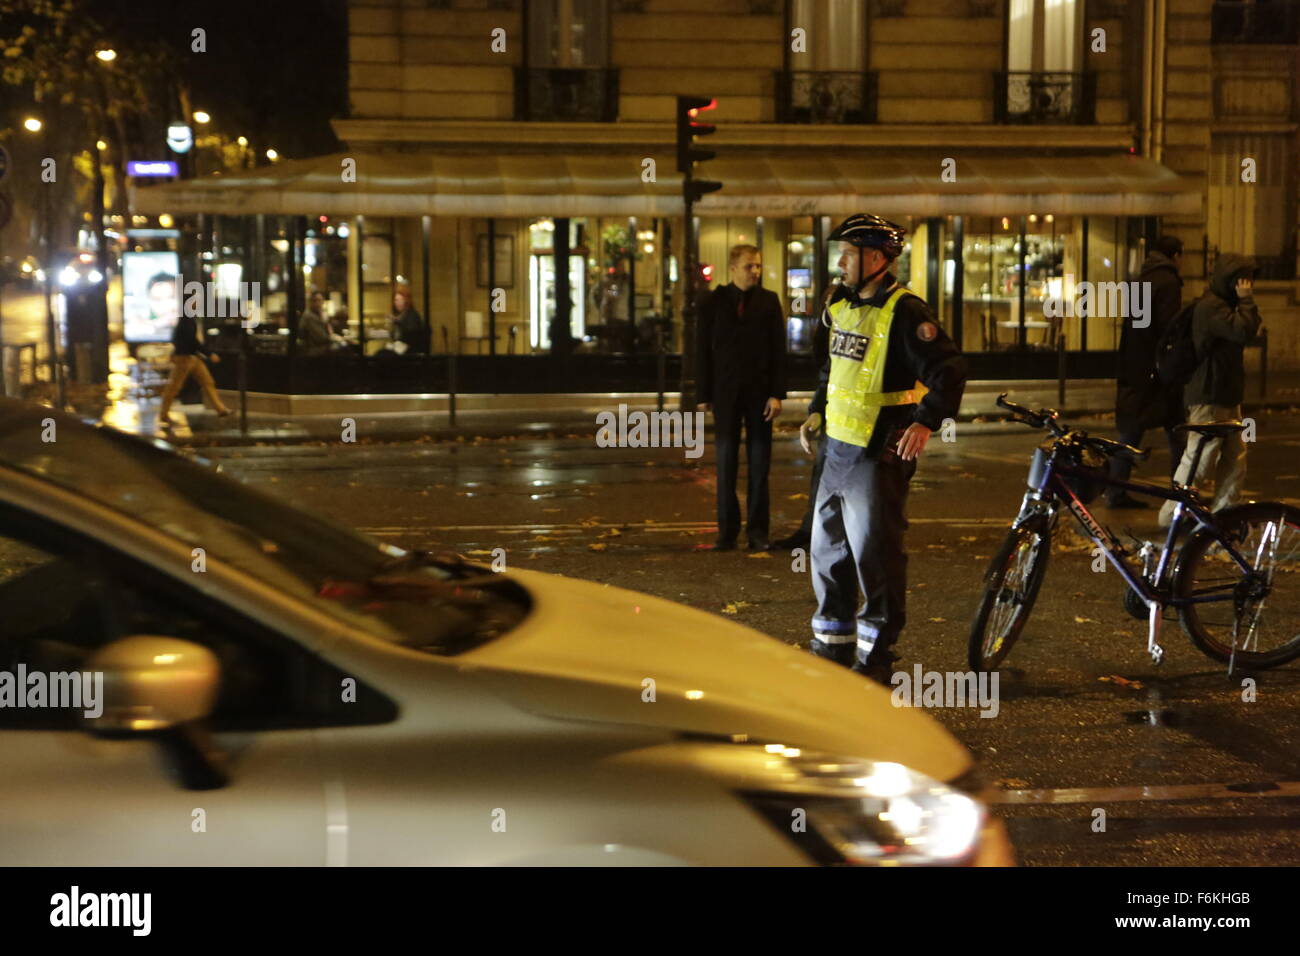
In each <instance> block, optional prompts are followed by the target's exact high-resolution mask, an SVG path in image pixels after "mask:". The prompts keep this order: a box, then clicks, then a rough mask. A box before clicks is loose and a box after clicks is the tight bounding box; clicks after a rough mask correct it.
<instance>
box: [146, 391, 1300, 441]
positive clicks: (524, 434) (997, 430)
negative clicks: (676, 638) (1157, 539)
mask: <svg viewBox="0 0 1300 956" xmlns="http://www.w3.org/2000/svg"><path fill="white" fill-rule="evenodd" d="M1242 409H1243V411H1244V412H1247V413H1250V412H1257V411H1288V410H1290V411H1296V410H1300V402H1296V401H1294V400H1278V401H1264V402H1247V403H1245V404H1243V406H1242ZM1113 414H1114V407H1113V406H1107V407H1104V408H1096V407H1092V408H1088V407H1077V408H1070V407H1067V408H1065V409H1064V410H1062V411H1061V416H1062V417H1063V418H1065V419H1066V420H1067V421H1069V420H1071V419H1083V420H1086V419H1097V418H1104V417H1109V416H1111V415H1113ZM956 421H957V422H958V423H961V424H969V425H979V426H981V427H980V429H979V432H978V433H979V434H982V435H995V434H1015V433H1021V432H1025V431H1026V430H1027V429H1026V428H1025V426H1023V425H1015V424H1011V423H1008V422H1006V421H1005V420H1004V419H1003V418H1002V416H1001V415H1000V414H997V415H996V417H995V416H994V414H993V413H988V414H965V415H960V416H958V417H957V419H956ZM796 422H797V419H787V420H785V421H783V422H778V425H784V426H785V427H786V429H791V428H793V427H794V425H795V424H796ZM267 431H268V430H267V429H259V428H257V427H253V428H250V429H249V433H248V435H247V436H243V435H240V434H239V433H238V432H237V431H231V430H223V431H221V432H207V431H203V430H200V431H198V432H196V433H194V434H193V435H191V436H190V437H189V438H184V439H180V438H175V439H169V441H170V443H171V444H173V445H176V446H178V447H196V448H198V447H203V448H219V447H230V446H248V445H252V444H261V445H310V444H327V445H330V444H340V442H339V440H338V439H337V438H332V437H329V436H326V435H321V434H311V433H302V434H291V435H277V434H274V433H270V434H268V433H267ZM712 431H713V429H712V426H711V425H710V426H709V427H708V432H709V433H710V434H711V433H712ZM595 434H596V429H595V423H594V422H586V421H583V422H568V423H566V422H507V423H500V424H486V423H485V424H483V425H458V426H456V427H454V428H453V427H450V426H444V427H440V428H433V429H417V428H402V427H397V428H393V429H391V430H386V431H384V433H383V434H381V435H376V436H374V437H362V438H361V439H360V440H359V441H358V444H382V443H387V442H392V443H402V442H412V441H433V442H457V441H469V440H472V439H475V438H485V439H501V438H543V437H551V438H554V437H558V436H564V435H579V436H584V437H586V436H590V437H592V438H594V437H595Z"/></svg>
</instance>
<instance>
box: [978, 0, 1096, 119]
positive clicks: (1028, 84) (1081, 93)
mask: <svg viewBox="0 0 1300 956" xmlns="http://www.w3.org/2000/svg"><path fill="white" fill-rule="evenodd" d="M1095 80H1096V77H1095V76H1094V75H1093V74H1090V73H1087V72H1084V70H1083V3H1082V0H1009V2H1008V4H1007V68H1006V70H1005V71H1004V72H1002V73H999V74H998V75H997V77H996V78H995V83H994V96H995V101H994V114H995V119H996V121H997V122H999V123H1091V122H1093V120H1094V100H1095V89H1096V84H1095Z"/></svg>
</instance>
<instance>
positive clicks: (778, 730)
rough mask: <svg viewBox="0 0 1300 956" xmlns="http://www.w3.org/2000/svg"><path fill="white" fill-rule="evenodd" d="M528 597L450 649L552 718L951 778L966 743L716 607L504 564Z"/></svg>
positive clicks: (512, 696) (962, 766)
mask: <svg viewBox="0 0 1300 956" xmlns="http://www.w3.org/2000/svg"><path fill="white" fill-rule="evenodd" d="M510 576H511V578H513V579H515V580H516V581H518V582H519V583H520V584H521V585H523V586H524V587H525V588H527V589H528V590H529V592H530V593H531V595H532V597H533V599H534V602H535V604H534V610H533V613H531V614H530V615H529V616H528V618H527V619H526V620H525V621H524V622H523V623H522V624H520V625H519V626H518V627H516V628H515V629H514V630H512V631H510V632H509V633H508V634H505V635H503V636H502V637H500V638H498V639H497V640H496V641H494V642H492V643H491V644H488V645H486V646H484V647H482V648H479V649H478V650H475V651H473V652H472V653H470V654H467V655H465V656H464V657H462V658H459V659H458V662H459V663H461V664H462V666H465V667H467V668H470V669H473V670H475V671H477V672H478V673H479V675H480V676H481V677H483V678H485V679H486V680H488V681H489V682H490V683H491V685H492V686H493V688H494V689H495V690H496V692H497V693H499V694H500V695H501V696H503V697H504V698H506V699H507V700H508V701H510V702H511V703H513V704H514V705H515V706H517V707H520V708H522V709H524V710H527V711H529V712H531V713H535V714H540V715H545V716H548V717H560V718H571V719H585V720H597V721H606V722H613V723H620V724H633V725H639V726H644V727H655V728H663V729H665V730H670V731H676V732H684V733H695V734H706V735H711V736H722V735H739V734H743V735H746V736H748V738H749V739H750V740H752V741H760V742H766V743H780V744H785V745H786V746H797V747H802V748H806V749H810V750H817V751H824V752H827V753H832V754H836V755H843V756H854V757H862V758H867V759H872V760H890V761H896V762H898V763H902V764H906V765H907V766H909V767H911V768H912V769H914V770H918V771H920V772H922V773H925V774H928V775H929V776H931V777H933V778H935V779H937V780H952V779H954V778H955V777H957V776H960V775H961V774H962V773H964V772H965V771H966V770H967V769H968V768H969V767H970V765H971V757H970V754H969V753H968V752H967V751H966V749H965V748H964V747H963V746H962V745H961V744H960V743H958V742H957V740H956V739H954V738H953V737H952V736H951V735H950V734H949V733H948V732H947V731H946V730H944V729H943V728H942V727H941V726H939V724H938V723H937V722H936V721H934V720H933V719H932V718H930V717H929V716H928V715H926V714H923V713H921V712H920V711H918V710H913V709H911V708H908V707H895V706H894V705H893V703H892V702H891V694H890V691H889V690H888V689H887V688H884V687H881V686H879V685H878V684H875V683H872V682H871V681H868V680H866V679H864V678H862V677H860V676H858V675H857V674H853V673H851V672H850V671H848V670H846V669H845V668H843V667H841V666H839V665H837V664H833V663H831V662H829V661H826V660H823V659H821V658H818V657H815V656H814V655H812V654H810V653H808V652H807V651H802V650H797V649H795V648H793V647H790V646H789V645H787V644H784V643H782V642H781V641H779V640H777V639H775V638H772V637H768V636H766V635H764V634H760V633H759V632H758V631H755V630H752V629H750V628H747V627H743V626H741V625H739V624H736V623H734V622H732V621H728V620H725V619H724V618H720V617H718V616H716V615H713V614H707V613H705V612H703V611H697V610H693V609H691V608H687V607H684V606H682V605H679V604H674V603H672V602H671V601H665V600H662V599H660V598H655V597H651V596H650V595H647V594H640V593H638V592H636V591H628V590H624V589H622V588H616V587H612V586H609V585H600V584H593V583H591V582H587V581H579V580H576V579H573V578H567V577H562V576H559V575H552V574H542V573H540V572H535V571H511V572H510Z"/></svg>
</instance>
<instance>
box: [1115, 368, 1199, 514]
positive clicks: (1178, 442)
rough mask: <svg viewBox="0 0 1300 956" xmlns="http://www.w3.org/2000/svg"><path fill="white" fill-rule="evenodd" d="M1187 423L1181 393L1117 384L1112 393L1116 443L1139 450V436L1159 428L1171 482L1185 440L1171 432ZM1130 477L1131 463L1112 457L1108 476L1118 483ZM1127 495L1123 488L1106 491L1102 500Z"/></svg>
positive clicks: (1116, 498) (1140, 439) (1140, 441)
mask: <svg viewBox="0 0 1300 956" xmlns="http://www.w3.org/2000/svg"><path fill="white" fill-rule="evenodd" d="M1186 420H1187V415H1186V412H1185V410H1184V408H1183V400H1182V392H1181V390H1179V389H1160V388H1150V387H1144V388H1134V387H1132V386H1125V385H1120V386H1117V387H1116V391H1115V430H1116V431H1117V432H1118V433H1119V436H1118V438H1119V440H1120V441H1122V442H1123V443H1124V444H1126V445H1132V446H1133V447H1134V448H1141V447H1142V436H1143V435H1145V434H1146V433H1147V432H1149V431H1153V430H1155V429H1157V428H1163V429H1164V432H1165V438H1166V440H1168V442H1169V478H1170V480H1173V477H1174V473H1175V472H1176V471H1177V470H1178V462H1179V461H1181V460H1182V457H1183V447H1184V446H1185V445H1186V444H1187V438H1186V436H1185V435H1184V434H1183V433H1180V432H1175V431H1174V426H1175V425H1181V424H1182V423H1183V422H1184V421H1186ZM1131 474H1133V463H1132V462H1131V461H1125V460H1124V459H1122V458H1120V457H1118V456H1115V457H1113V458H1111V460H1110V476H1111V477H1112V478H1118V479H1119V480H1120V481H1127V480H1128V478H1129V476H1130V475H1131ZM1126 494H1127V492H1126V491H1125V490H1124V489H1123V488H1107V489H1106V500H1107V501H1109V502H1111V503H1112V504H1113V503H1115V502H1116V501H1119V500H1120V499H1121V498H1122V497H1123V496H1124V495H1126Z"/></svg>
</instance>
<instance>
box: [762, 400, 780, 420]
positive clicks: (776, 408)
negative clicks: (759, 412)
mask: <svg viewBox="0 0 1300 956" xmlns="http://www.w3.org/2000/svg"><path fill="white" fill-rule="evenodd" d="M780 414H781V399H779V398H769V399H768V400H767V405H766V406H765V407H764V408H763V421H765V422H774V421H776V418H777V416H778V415H780Z"/></svg>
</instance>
